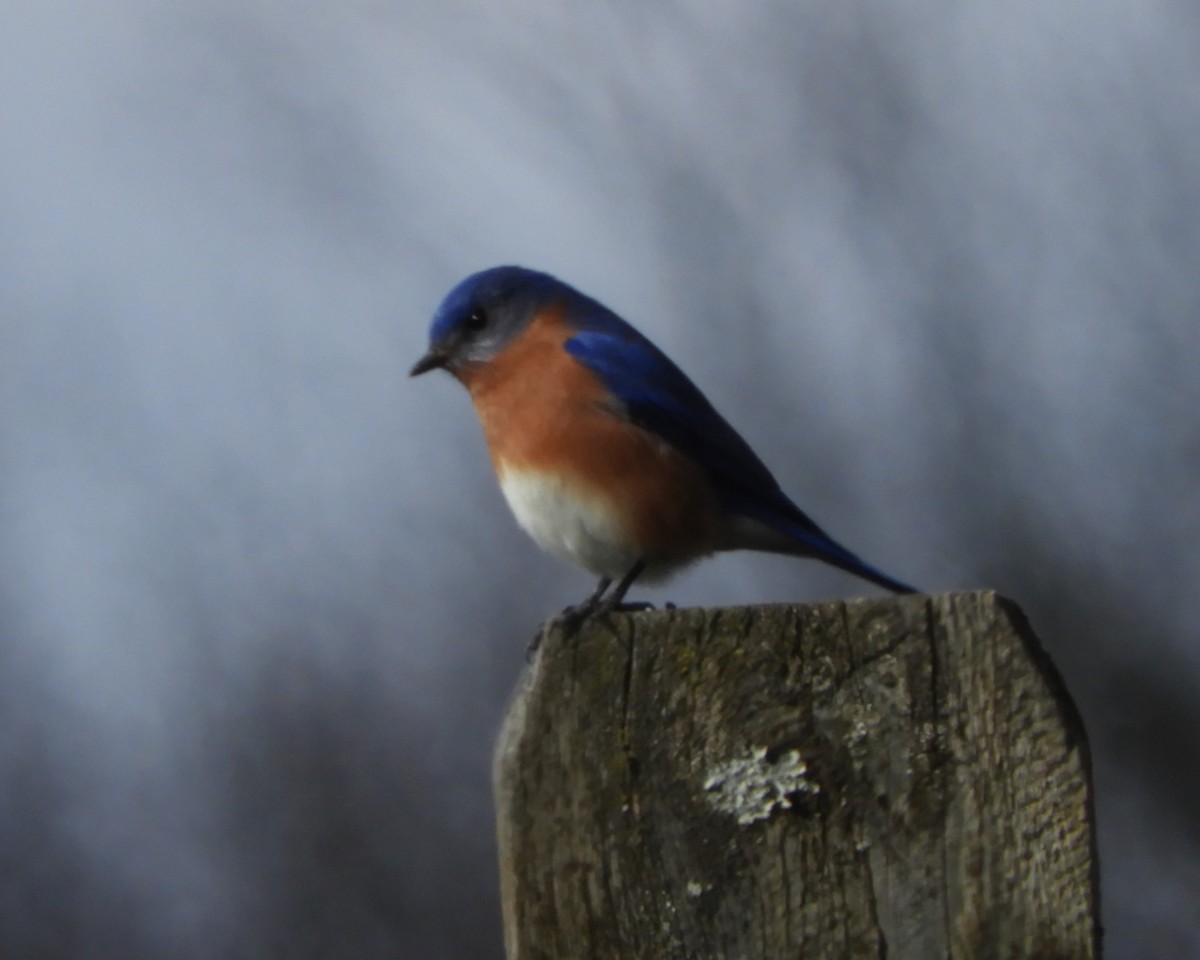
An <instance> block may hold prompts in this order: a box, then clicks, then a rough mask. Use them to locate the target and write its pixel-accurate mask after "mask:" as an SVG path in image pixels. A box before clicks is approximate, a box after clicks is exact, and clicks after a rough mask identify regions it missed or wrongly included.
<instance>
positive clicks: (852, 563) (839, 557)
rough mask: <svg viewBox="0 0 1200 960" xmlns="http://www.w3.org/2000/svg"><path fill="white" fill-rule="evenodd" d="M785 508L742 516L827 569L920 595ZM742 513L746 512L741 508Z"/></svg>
mask: <svg viewBox="0 0 1200 960" xmlns="http://www.w3.org/2000/svg"><path fill="white" fill-rule="evenodd" d="M785 504H786V506H785V505H784V504H779V505H777V509H771V510H764V509H762V508H760V509H753V508H752V509H751V510H746V511H745V512H747V513H749V514H751V515H752V516H754V517H755V519H757V520H759V521H760V522H762V523H765V524H767V526H769V527H771V528H772V529H774V530H777V531H778V532H779V533H782V534H783V535H784V536H786V537H788V539H790V540H792V541H794V542H795V544H796V550H795V552H796V553H797V554H800V555H803V556H810V557H814V558H815V559H817V560H822V561H824V562H825V563H828V564H829V565H830V566H834V567H837V568H838V569H839V570H845V571H846V572H847V573H852V574H854V575H855V576H856V577H861V578H862V579H863V580H867V581H869V582H871V583H873V584H875V585H876V586H880V587H883V588H884V589H885V590H891V591H892V592H893V593H920V592H921V591H919V590H918V589H917V588H916V587H913V586H910V585H909V584H907V583H904V582H903V581H900V580H897V579H895V578H894V577H889V576H888V575H887V574H886V573H884V572H883V571H882V570H877V569H876V568H875V567H873V566H871V565H870V564H869V563H867V562H866V561H865V560H862V559H860V558H859V557H858V556H856V555H855V554H853V553H851V552H850V551H849V550H847V549H846V548H845V547H843V546H842V545H841V544H840V543H838V542H837V541H836V540H834V539H833V537H831V536H829V534H827V533H826V532H825V531H824V530H822V529H821V528H820V527H819V526H817V524H816V523H814V522H813V520H812V519H811V518H810V517H809V516H808V514H806V513H805V512H804V511H803V510H801V509H800V508H799V507H797V506H796V505H795V504H794V503H792V502H791V501H790V500H787V501H785ZM780 508H782V509H780ZM743 509H745V506H744V505H743ZM789 552H791V551H789Z"/></svg>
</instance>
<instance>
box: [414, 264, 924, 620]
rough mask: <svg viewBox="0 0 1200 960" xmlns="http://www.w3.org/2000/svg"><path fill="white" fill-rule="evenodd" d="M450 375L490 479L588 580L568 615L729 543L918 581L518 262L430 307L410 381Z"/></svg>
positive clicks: (626, 334)
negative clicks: (786, 482) (837, 523)
mask: <svg viewBox="0 0 1200 960" xmlns="http://www.w3.org/2000/svg"><path fill="white" fill-rule="evenodd" d="M436 369H442V370H445V371H447V372H449V373H450V374H451V375H452V376H453V377H454V378H455V379H456V380H458V381H459V382H460V383H461V384H462V385H463V386H464V387H466V389H467V391H468V393H469V394H470V397H471V401H472V403H473V405H474V407H475V412H476V414H477V415H478V418H479V421H480V424H481V426H482V428H483V435H484V439H485V440H486V442H487V447H488V452H489V454H490V457H491V460H492V465H493V467H494V468H495V471H496V475H497V478H498V480H499V482H500V488H501V490H502V492H503V494H504V497H505V499H506V500H507V501H508V505H509V507H510V508H511V510H512V512H513V514H514V516H515V517H516V520H517V523H518V524H519V525H520V526H521V527H522V528H523V529H524V530H525V532H526V533H528V534H529V536H530V537H532V538H533V540H534V541H535V542H536V543H537V544H538V545H539V546H540V547H542V548H543V549H544V550H546V551H548V552H549V553H551V554H553V555H555V556H557V557H559V558H560V559H563V560H566V561H568V562H571V563H574V564H575V565H577V566H579V567H582V568H584V569H585V570H587V571H590V572H591V573H592V574H594V575H596V576H597V577H599V582H598V583H597V584H596V587H595V589H594V590H593V591H592V592H591V593H590V594H589V595H588V596H587V597H586V598H585V599H584V600H583V602H582V603H579V604H577V605H575V606H573V607H568V608H567V609H566V610H565V611H564V615H565V616H567V617H568V618H569V619H571V620H573V621H574V622H576V623H578V622H581V621H582V620H583V619H586V618H587V617H589V616H592V615H597V614H602V613H607V612H609V611H612V610H617V609H640V608H644V607H647V606H649V604H625V603H624V602H623V601H624V598H625V595H626V593H627V592H628V590H629V589H630V587H631V586H632V585H633V584H634V583H635V582H642V583H655V582H659V581H662V580H664V579H666V578H667V577H668V576H670V575H671V574H673V573H676V572H678V571H679V570H681V569H682V568H684V567H686V566H688V565H689V564H691V563H693V562H695V561H698V560H701V559H703V558H704V557H707V556H710V555H712V554H715V553H718V552H723V551H728V550H759V551H766V552H769V553H779V554H790V555H794V556H800V557H812V558H815V559H817V560H821V561H824V562H825V563H828V564H831V565H832V566H834V567H837V568H839V569H841V570H844V571H846V572H848V573H851V574H854V575H855V576H857V577H860V578H862V579H863V580H866V581H868V582H870V583H873V584H875V585H877V586H880V587H883V588H884V589H886V590H890V591H892V592H894V593H916V592H917V591H916V589H915V588H914V587H911V586H909V585H908V584H906V583H903V582H901V581H899V580H896V579H894V578H892V577H890V576H888V575H887V574H885V573H883V572H881V571H880V570H878V569H876V568H875V567H873V566H871V565H870V564H868V563H866V562H865V561H863V560H861V559H860V558H859V557H858V556H856V555H855V554H853V553H851V552H850V551H849V550H847V549H846V548H845V547H843V546H842V545H841V544H840V543H838V542H837V541H835V540H834V539H833V538H832V537H830V536H829V534H827V533H826V532H825V531H824V530H822V529H821V528H820V527H819V526H817V524H816V523H815V522H814V521H813V520H812V519H811V518H810V517H809V516H808V515H807V514H806V513H805V512H804V511H803V510H801V509H800V508H799V507H798V506H796V504H795V503H793V502H792V501H791V500H790V499H789V498H788V496H787V494H785V493H784V492H783V489H782V488H781V486H780V484H779V483H778V481H777V480H776V479H775V477H774V476H773V475H772V474H771V472H770V470H768V469H767V467H766V466H765V465H764V463H763V461H762V460H761V459H759V457H758V455H757V454H756V453H755V452H754V451H753V450H752V449H751V447H750V445H749V444H748V443H747V442H746V441H745V440H744V439H743V438H742V436H741V435H740V434H739V433H738V432H737V431H736V430H735V429H734V428H733V427H732V426H730V424H729V423H728V421H726V420H725V418H724V417H722V416H721V414H720V413H718V412H717V410H716V409H715V408H714V407H713V405H712V404H711V403H710V402H709V400H708V399H707V398H706V397H705V395H704V394H703V393H702V392H701V391H700V388H699V387H697V386H696V385H695V384H694V383H693V382H692V381H691V380H690V379H689V378H688V376H687V375H686V374H685V373H684V372H683V371H682V370H681V369H680V368H679V367H678V366H676V364H675V363H674V362H673V361H672V360H671V359H670V358H669V357H668V356H667V355H666V354H665V353H664V352H663V351H662V350H660V349H659V348H658V347H656V346H655V345H654V344H653V343H652V342H651V341H650V340H649V339H648V338H647V337H646V336H644V335H643V334H642V333H640V332H639V331H638V330H637V329H635V328H634V327H633V326H632V325H631V324H629V323H628V322H627V321H625V320H623V319H622V318H621V317H620V316H618V315H617V314H616V313H614V312H613V311H612V310H610V309H608V308H607V307H605V306H604V305H603V304H601V303H600V302H599V301H598V300H595V299H593V298H592V297H590V296H587V295H586V294H584V293H581V292H580V291H578V290H576V289H575V288H574V287H571V286H569V285H568V284H566V283H564V282H563V281H561V280H559V279H557V278H556V277H554V276H552V275H550V274H548V273H543V272H540V271H537V270H531V269H527V268H525V267H518V266H499V267H492V268H490V269H486V270H482V271H480V272H478V273H473V274H471V275H470V276H468V277H466V278H465V279H464V280H462V281H460V282H459V283H458V284H457V285H456V286H454V287H453V288H452V289H451V290H450V292H449V293H447V294H446V296H445V298H444V299H443V300H442V302H441V304H440V306H439V307H438V308H437V310H436V311H435V312H434V315H433V319H432V321H431V323H430V327H429V344H428V350H427V351H426V353H425V354H424V355H423V356H422V357H421V359H419V360H418V361H417V362H416V364H414V365H413V367H412V370H411V371H410V376H414V377H415V376H419V375H421V374H424V373H427V372H429V371H431V370H436Z"/></svg>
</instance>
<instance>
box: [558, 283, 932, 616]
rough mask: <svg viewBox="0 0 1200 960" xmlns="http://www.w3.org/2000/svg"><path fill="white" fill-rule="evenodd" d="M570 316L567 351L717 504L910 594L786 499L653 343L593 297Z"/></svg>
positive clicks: (697, 390) (734, 433) (767, 472)
mask: <svg viewBox="0 0 1200 960" xmlns="http://www.w3.org/2000/svg"><path fill="white" fill-rule="evenodd" d="M590 306H591V308H592V309H590V310H587V311H581V312H580V313H581V314H582V316H580V315H576V316H575V317H573V320H574V321H575V326H576V327H577V328H578V331H579V332H578V333H576V334H575V335H574V336H572V337H571V338H570V339H568V340H567V341H566V344H565V346H566V349H567V352H568V353H570V354H571V355H572V356H573V357H575V358H576V359H577V360H578V361H579V362H580V363H582V364H583V365H584V366H585V367H587V368H588V369H589V370H591V371H592V372H593V373H595V374H596V375H597V376H598V377H599V378H600V379H601V381H603V383H604V385H605V386H606V387H607V388H608V389H609V390H610V391H611V392H612V393H613V395H614V396H615V397H616V398H617V399H618V400H619V401H620V402H621V404H622V406H623V408H624V413H625V415H626V416H627V417H628V418H629V420H630V421H631V422H632V423H634V424H636V425H637V426H639V427H641V428H642V429H643V430H646V431H648V432H650V433H653V434H655V435H656V436H659V437H661V438H662V439H663V440H664V441H666V442H667V443H669V444H670V445H671V446H673V447H675V448H676V449H677V450H679V451H680V452H681V453H683V454H684V455H685V456H687V457H689V458H690V459H691V460H693V461H694V462H695V463H697V464H698V465H699V466H700V467H701V468H703V469H704V470H705V472H706V473H707V474H708V476H709V477H710V479H711V481H712V484H713V488H714V490H715V492H716V495H717V497H718V499H719V501H720V502H721V504H722V506H723V507H724V508H725V509H727V510H729V511H731V512H733V513H738V514H741V515H743V516H747V517H751V518H753V519H755V520H758V521H759V522H761V523H764V524H766V525H767V526H768V527H771V528H773V529H775V530H778V531H779V532H781V533H783V534H785V535H787V536H788V537H790V538H792V539H793V540H795V541H796V542H797V543H798V544H800V545H803V546H804V547H805V548H806V549H807V550H809V551H811V553H812V554H813V555H815V556H818V557H821V558H822V559H824V560H826V561H827V562H829V563H832V564H834V565H835V566H838V567H841V568H842V569H844V570H848V571H849V572H851V573H854V574H857V575H858V576H862V577H865V578H866V579H868V580H872V581H874V582H875V583H878V584H880V585H882V586H884V587H886V588H888V589H890V590H896V591H898V592H912V589H913V588H911V587H909V586H908V585H907V584H904V583H901V582H899V581H897V580H894V579H892V578H891V577H889V576H887V575H886V574H884V573H882V572H881V571H879V570H877V569H875V568H874V567H872V566H871V565H869V564H867V563H865V562H864V561H863V560H861V559H859V558H858V557H857V556H855V554H853V553H851V552H850V551H849V550H847V549H846V548H845V547H843V546H841V544H839V543H837V542H836V541H835V540H834V539H833V538H832V537H830V536H829V535H828V534H827V533H825V531H824V530H822V529H821V528H820V527H819V526H818V525H817V524H816V523H815V522H814V521H813V520H812V519H811V518H810V517H809V516H808V515H807V514H806V513H804V511H802V510H801V509H800V508H799V507H797V506H796V505H795V504H794V503H792V501H791V500H790V499H789V498H788V496H787V494H785V493H784V492H783V491H782V489H780V486H779V483H778V481H777V480H776V479H775V478H774V477H773V476H772V475H771V471H770V470H768V469H767V467H766V465H765V464H763V462H762V461H761V460H760V459H759V458H758V456H757V455H756V454H755V453H754V451H753V450H751V449H750V445H749V444H748V443H746V441H745V440H743V439H742V437H741V435H740V434H739V433H738V432H737V431H736V430H734V428H733V427H732V426H730V425H729V423H728V421H726V420H725V418H724V417H722V416H721V415H720V414H719V413H718V412H717V411H716V409H714V407H713V405H712V404H711V403H709V402H708V398H707V397H705V396H704V394H703V393H701V392H700V388H699V387H697V386H696V385H695V384H694V383H692V381H691V380H690V379H689V378H688V376H687V375H686V374H685V373H684V372H683V371H682V370H680V369H679V368H678V367H677V366H676V365H675V364H674V363H673V362H672V361H671V360H670V358H669V357H667V356H666V354H664V353H663V352H662V351H661V350H659V349H658V348H657V347H656V346H654V344H653V343H651V342H650V341H649V340H647V339H646V338H645V337H644V336H642V335H641V334H640V333H639V332H638V331H637V330H635V329H634V328H633V327H631V326H630V325H629V324H627V323H626V322H625V321H624V320H622V319H621V318H620V317H618V316H617V315H616V314H614V313H612V312H611V311H609V310H608V309H607V308H605V307H603V306H602V305H600V304H599V303H596V302H595V301H591V303H590Z"/></svg>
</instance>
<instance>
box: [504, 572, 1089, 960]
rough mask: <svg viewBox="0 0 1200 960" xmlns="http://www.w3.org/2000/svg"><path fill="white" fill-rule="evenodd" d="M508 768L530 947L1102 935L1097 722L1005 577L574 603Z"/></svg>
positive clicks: (547, 953)
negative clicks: (925, 591)
mask: <svg viewBox="0 0 1200 960" xmlns="http://www.w3.org/2000/svg"><path fill="white" fill-rule="evenodd" d="M495 788H496V803H497V822H498V830H499V847H500V878H501V894H502V902H503V911H504V927H505V941H506V949H507V953H508V958H509V960H550V958H554V960H598V958H614V960H615V958H621V960H718V958H719V960H756V958H763V960H785V958H802V957H803V958H808V957H820V958H830V960H834V958H836V960H845V958H859V957H862V958H868V957H869V958H871V960H880V958H887V960H909V958H919V960H941V958H954V960H966V958H1023V960H1024V958H1040V960H1068V958H1069V960H1081V958H1091V957H1097V956H1098V955H1099V922H1098V911H1099V905H1098V891H1097V881H1096V877H1097V865H1096V859H1095V846H1094V840H1093V827H1092V818H1091V786H1090V779H1089V770H1088V757H1087V743H1086V738H1085V734H1084V730H1083V727H1082V725H1081V724H1080V721H1079V718H1078V715H1077V714H1076V712H1075V709H1074V707H1073V705H1072V703H1071V701H1070V699H1069V697H1068V695H1067V693H1066V690H1065V689H1064V687H1063V685H1062V683H1061V681H1060V679H1059V677H1058V674H1057V673H1056V672H1055V670H1054V668H1053V666H1052V665H1051V664H1050V662H1049V660H1048V659H1047V658H1046V656H1045V654H1044V653H1043V652H1042V650H1041V648H1040V646H1039V644H1038V642H1037V640H1036V638H1035V637H1034V635H1033V633H1032V631H1031V630H1030V629H1029V627H1028V625H1027V623H1026V621H1025V619H1024V617H1023V616H1022V614H1021V613H1020V611H1019V610H1018V609H1017V607H1016V606H1015V605H1014V604H1013V603H1011V602H1009V601H1006V600H1003V599H1001V598H999V597H997V596H996V595H995V594H993V593H990V592H984V593H967V594H957V595H949V596H941V597H922V596H914V597H898V598H888V599H882V600H856V601H851V602H848V603H823V604H815V605H780V606H766V607H747V608H737V609H713V610H665V611H658V612H648V613H638V614H620V615H612V616H610V617H608V618H605V619H602V620H598V621H594V622H590V623H588V624H587V625H585V627H584V628H583V629H582V630H580V632H578V633H577V634H575V635H574V636H564V635H563V634H562V632H561V631H559V630H557V629H556V628H553V627H552V628H551V629H550V630H549V631H548V632H547V635H546V636H545V638H544V640H543V643H542V646H541V649H540V651H539V653H538V655H537V656H536V658H535V660H534V662H533V663H532V664H531V666H530V668H529V670H528V672H527V675H526V677H525V678H524V680H523V682H522V685H521V687H520V689H519V690H518V691H517V693H516V695H515V698H514V701H513V703H512V705H511V708H510V710H509V714H508V717H507V720H506V722H505V724H504V728H503V730H502V732H501V734H500V739H499V742H498V744H497V747H496V757H495Z"/></svg>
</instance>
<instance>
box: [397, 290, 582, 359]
mask: <svg viewBox="0 0 1200 960" xmlns="http://www.w3.org/2000/svg"><path fill="white" fill-rule="evenodd" d="M570 292H571V291H570V288H569V287H567V286H566V285H565V284H563V283H561V282H560V281H558V280H556V279H555V278H554V277H552V276H550V275H549V274H548V273H538V272H537V271H536V270H526V269H525V268H524V267H492V268H491V269H490V270H483V271H480V272H479V273H473V274H471V276H469V277H467V278H466V279H465V280H463V281H462V282H461V283H459V284H458V286H456V287H455V288H454V289H453V290H451V291H450V292H449V293H448V294H446V298H445V299H444V300H443V301H442V304H441V306H439V307H438V309H437V312H436V313H435V314H434V315H433V322H432V323H431V324H430V327H429V350H428V352H426V354H425V356H423V357H422V358H421V359H420V360H418V361H417V362H416V364H415V365H414V366H413V368H412V372H411V375H412V376H414V377H415V376H417V375H418V374H421V373H425V372H427V371H429V370H433V369H435V368H437V367H445V368H446V369H447V370H449V371H450V372H451V373H454V372H455V371H457V370H459V369H461V368H462V367H463V366H464V365H466V364H475V363H486V362H487V361H488V360H491V359H492V357H494V356H496V354H498V353H499V352H500V351H501V350H503V349H504V348H505V347H506V346H508V344H509V343H511V342H512V341H513V340H514V339H516V338H517V337H518V336H520V335H521V333H522V332H524V330H525V329H526V327H528V326H529V323H530V321H532V320H533V318H534V317H535V316H537V314H538V312H539V311H540V310H541V309H542V308H544V307H545V306H546V305H547V304H548V303H550V302H551V301H552V300H554V299H556V298H559V297H562V296H563V295H564V294H569V293H570Z"/></svg>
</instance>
